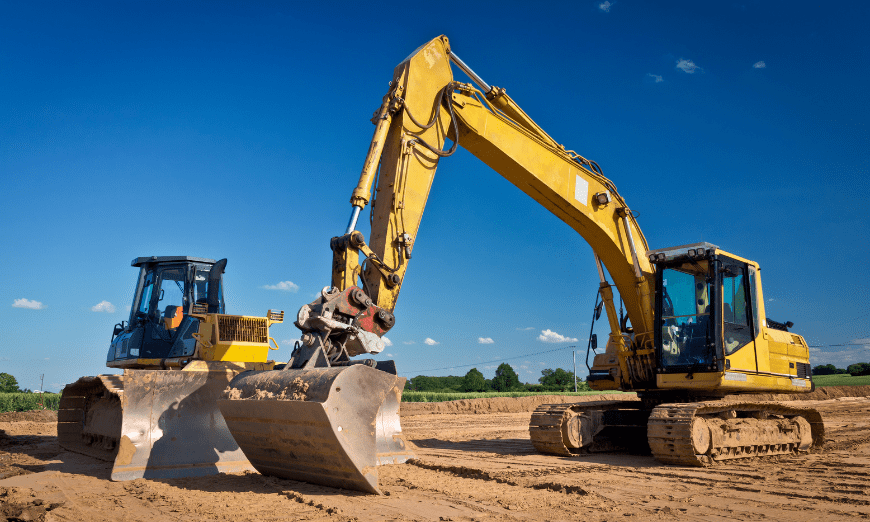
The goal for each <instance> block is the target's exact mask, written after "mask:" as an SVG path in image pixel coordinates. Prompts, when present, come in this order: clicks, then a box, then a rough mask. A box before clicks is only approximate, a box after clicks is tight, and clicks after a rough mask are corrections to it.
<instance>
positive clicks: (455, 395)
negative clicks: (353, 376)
mask: <svg viewBox="0 0 870 522" xmlns="http://www.w3.org/2000/svg"><path fill="white" fill-rule="evenodd" d="M600 393H608V394H610V393H621V392H614V391H608V392H598V391H582V392H576V393H574V392H523V391H519V392H468V393H466V392H424V391H406V392H404V393H402V402H444V401H459V400H463V399H489V398H491V397H532V396H535V395H597V394H600Z"/></svg>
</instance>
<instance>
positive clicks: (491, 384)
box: [405, 363, 589, 392]
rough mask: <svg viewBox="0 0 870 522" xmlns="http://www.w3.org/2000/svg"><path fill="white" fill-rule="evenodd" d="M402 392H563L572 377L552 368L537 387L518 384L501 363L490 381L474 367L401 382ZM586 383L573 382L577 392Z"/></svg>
mask: <svg viewBox="0 0 870 522" xmlns="http://www.w3.org/2000/svg"><path fill="white" fill-rule="evenodd" d="M405 389H406V390H412V391H428V392H488V391H496V392H509V391H532V392H548V391H553V392H556V391H558V392H566V391H574V374H573V373H571V372H569V371H566V370H563V369H562V368H556V369H555V370H553V369H551V368H547V369H545V370H543V371H541V377H539V378H538V383H537V384H530V383H522V382H520V377H519V375H517V372H516V371H515V370H514V369H513V368H512V367H511V365H509V364H507V363H501V364H500V365H499V366H498V368H496V370H495V376H493V378H492V379H486V378H484V377H483V374H482V373H480V371H479V370H478V369H477V368H472V369H470V370H468V373H466V374H465V376H455V375H448V376H446V377H429V376H427V375H418V376H416V377H413V378H411V379H408V382H406V383H405ZM588 390H589V385H587V384H586V381H582V380H579V379H578V380H577V391H588Z"/></svg>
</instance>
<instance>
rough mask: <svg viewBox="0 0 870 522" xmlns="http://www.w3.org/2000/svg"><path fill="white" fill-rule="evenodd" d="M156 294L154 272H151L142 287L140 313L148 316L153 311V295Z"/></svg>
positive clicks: (146, 275) (146, 276)
mask: <svg viewBox="0 0 870 522" xmlns="http://www.w3.org/2000/svg"><path fill="white" fill-rule="evenodd" d="M152 292H154V271H153V270H149V271H148V273H147V274H145V282H144V284H143V286H142V298H141V299H139V311H140V312H142V313H143V314H146V315H147V314H148V312H149V311H150V310H151V294H152Z"/></svg>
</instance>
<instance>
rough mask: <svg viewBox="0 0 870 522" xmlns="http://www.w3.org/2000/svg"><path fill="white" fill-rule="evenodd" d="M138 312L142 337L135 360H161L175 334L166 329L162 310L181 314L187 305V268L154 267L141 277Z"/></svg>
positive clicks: (171, 329) (164, 313) (171, 328)
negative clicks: (143, 280) (143, 277)
mask: <svg viewBox="0 0 870 522" xmlns="http://www.w3.org/2000/svg"><path fill="white" fill-rule="evenodd" d="M145 278H146V279H145V288H144V289H143V293H142V299H141V302H140V306H139V311H140V312H141V313H142V315H140V317H142V316H144V318H143V319H144V326H145V332H144V333H145V335H144V336H143V337H144V338H143V342H142V348H141V351H140V354H139V357H142V358H146V359H161V358H164V357H167V356H168V353H169V350H170V348H171V347H172V345H173V342H174V341H175V336H176V334H177V333H178V330H179V329H178V328H177V327H170V328H169V329H167V328H166V325H167V321H166V319H167V317H166V311H167V310H172V308H168V307H176V311H175V313H176V314H183V313H184V311H186V310H187V309H188V308H187V306H186V305H187V304H188V303H189V297H188V293H187V291H186V290H185V286H186V285H185V283H186V280H187V266H186V265H176V266H165V265H164V266H160V265H158V266H156V267H154V268H152V269H151V270H149V271H148V273H147V274H146V276H145Z"/></svg>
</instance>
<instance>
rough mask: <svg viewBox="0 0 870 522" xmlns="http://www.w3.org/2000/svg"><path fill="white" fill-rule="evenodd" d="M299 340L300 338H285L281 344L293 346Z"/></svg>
mask: <svg viewBox="0 0 870 522" xmlns="http://www.w3.org/2000/svg"><path fill="white" fill-rule="evenodd" d="M298 340H299V339H284V340H283V341H281V344H283V345H284V346H293V345H294V344H296V341H298Z"/></svg>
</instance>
